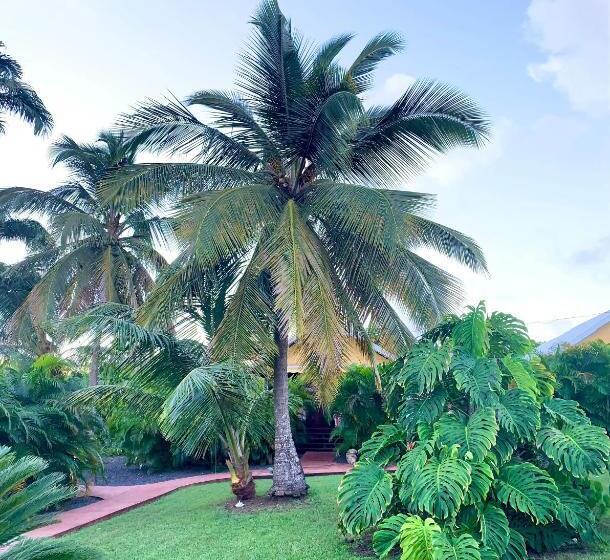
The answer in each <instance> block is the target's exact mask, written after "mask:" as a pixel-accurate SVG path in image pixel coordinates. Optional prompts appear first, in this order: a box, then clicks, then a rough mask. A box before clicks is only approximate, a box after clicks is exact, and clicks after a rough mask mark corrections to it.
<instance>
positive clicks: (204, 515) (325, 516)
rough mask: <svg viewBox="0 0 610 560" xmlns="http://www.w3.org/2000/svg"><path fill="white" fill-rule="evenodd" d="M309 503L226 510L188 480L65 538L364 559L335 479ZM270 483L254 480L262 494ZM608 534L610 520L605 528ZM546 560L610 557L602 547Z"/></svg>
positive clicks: (217, 497) (130, 557)
mask: <svg viewBox="0 0 610 560" xmlns="http://www.w3.org/2000/svg"><path fill="white" fill-rule="evenodd" d="M308 482H309V484H310V485H311V494H310V497H309V499H308V502H307V503H306V504H303V505H297V506H295V507H290V506H288V507H286V506H282V507H277V508H275V509H272V510H270V509H267V510H260V511H256V512H252V513H248V512H243V511H239V512H235V511H230V510H227V509H226V508H225V503H226V502H227V500H229V499H230V497H231V494H230V491H229V488H228V485H227V484H226V483H218V484H210V485H206V486H194V487H191V488H186V489H184V490H180V491H179V492H176V493H174V494H172V495H170V496H168V497H166V498H163V499H161V500H159V501H157V502H154V503H152V504H150V505H148V506H143V507H141V508H138V509H136V510H133V511H130V512H128V513H125V514H123V515H120V516H118V517H114V518H113V519H110V520H108V521H105V522H102V523H98V524H96V525H93V526H91V527H88V528H86V529H83V530H82V531H79V532H78V533H75V534H74V535H71V536H69V537H66V540H71V541H76V542H79V543H81V544H86V545H90V546H95V547H98V548H99V549H100V550H102V551H104V552H105V553H106V554H105V556H106V558H108V559H109V560H110V559H112V560H134V559H138V560H146V559H151V560H152V559H155V560H207V559H210V560H242V559H243V560H275V559H282V560H297V559H298V560H308V559H311V560H313V559H315V560H362V559H363V558H364V557H363V556H360V555H357V554H355V553H354V552H353V551H352V550H351V548H350V546H349V545H348V544H346V543H345V542H344V540H343V538H342V537H341V535H340V534H339V532H338V529H337V505H336V496H337V492H336V490H337V485H338V483H339V477H337V476H328V477H310V478H309V479H308ZM269 485H270V482H269V481H267V480H264V481H258V482H257V488H258V491H259V493H260V494H262V493H264V492H266V491H267V489H268V488H269ZM606 529H607V531H608V535H609V536H610V526H607V527H606ZM547 558H548V559H549V560H550V559H552V560H610V549H607V551H606V552H599V553H598V552H591V553H577V554H567V553H564V554H557V555H553V556H548V557H545V560H546V559H547Z"/></svg>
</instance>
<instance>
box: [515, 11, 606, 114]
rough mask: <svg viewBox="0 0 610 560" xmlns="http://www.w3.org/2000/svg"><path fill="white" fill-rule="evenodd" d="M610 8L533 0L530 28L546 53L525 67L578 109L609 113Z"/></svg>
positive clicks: (533, 39)
mask: <svg viewBox="0 0 610 560" xmlns="http://www.w3.org/2000/svg"><path fill="white" fill-rule="evenodd" d="M609 6H610V5H609V4H608V2H607V0H532V2H531V4H530V5H529V8H528V10H527V15H528V20H527V23H526V29H527V31H528V33H529V35H530V36H531V39H532V41H533V42H534V43H535V44H536V45H537V46H538V47H539V48H540V50H541V51H542V52H543V53H544V54H545V55H546V60H545V61H543V62H533V63H532V64H530V65H529V66H528V68H527V70H528V73H529V75H530V76H531V77H532V78H533V79H534V80H536V81H538V82H544V81H547V80H548V81H550V82H551V83H552V84H553V86H554V87H555V88H557V89H558V90H560V91H562V92H564V93H565V94H566V95H567V96H568V98H569V100H570V102H571V103H572V105H573V106H574V108H575V109H577V110H579V111H584V112H587V113H591V114H601V113H606V112H609V111H610V56H609V55H610V24H609V21H610V7H609Z"/></svg>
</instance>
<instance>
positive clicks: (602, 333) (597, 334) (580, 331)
mask: <svg viewBox="0 0 610 560" xmlns="http://www.w3.org/2000/svg"><path fill="white" fill-rule="evenodd" d="M594 340H602V341H604V342H607V343H610V311H605V312H604V313H600V314H599V315H597V316H596V317H593V319H589V320H588V321H585V322H584V323H581V324H580V325H576V326H575V327H574V328H572V329H570V330H569V331H566V332H565V333H563V334H560V335H559V336H558V337H556V338H554V339H553V340H549V341H548V342H545V343H543V344H541V345H540V346H538V348H537V350H538V353H539V354H552V353H553V352H555V350H557V348H561V347H563V346H578V345H580V344H586V343H587V342H592V341H594Z"/></svg>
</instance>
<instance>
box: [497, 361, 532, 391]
mask: <svg viewBox="0 0 610 560" xmlns="http://www.w3.org/2000/svg"><path fill="white" fill-rule="evenodd" d="M502 364H503V365H504V367H505V368H506V369H507V370H508V372H509V373H510V375H511V377H512V378H513V380H514V381H515V383H516V384H517V387H519V389H523V390H524V391H525V392H526V393H528V394H529V395H530V396H531V397H532V398H534V399H537V398H538V395H540V390H539V389H538V383H537V382H536V378H535V377H534V375H533V373H532V372H531V371H529V369H528V367H529V366H528V364H527V362H525V361H524V360H518V359H516V358H513V357H512V356H505V357H504V358H502Z"/></svg>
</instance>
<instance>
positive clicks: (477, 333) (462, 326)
mask: <svg viewBox="0 0 610 560" xmlns="http://www.w3.org/2000/svg"><path fill="white" fill-rule="evenodd" d="M468 309H469V310H470V311H469V312H468V313H466V315H464V316H463V317H462V318H461V319H460V321H459V322H458V323H457V324H456V326H455V328H454V329H453V340H454V342H455V343H456V345H457V346H459V347H460V348H462V349H464V350H465V351H466V352H467V353H469V354H471V355H472V356H474V357H476V358H480V357H482V356H484V355H485V354H487V350H488V349H489V329H488V325H487V319H486V317H485V302H481V303H479V305H477V306H476V307H469V308H468Z"/></svg>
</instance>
